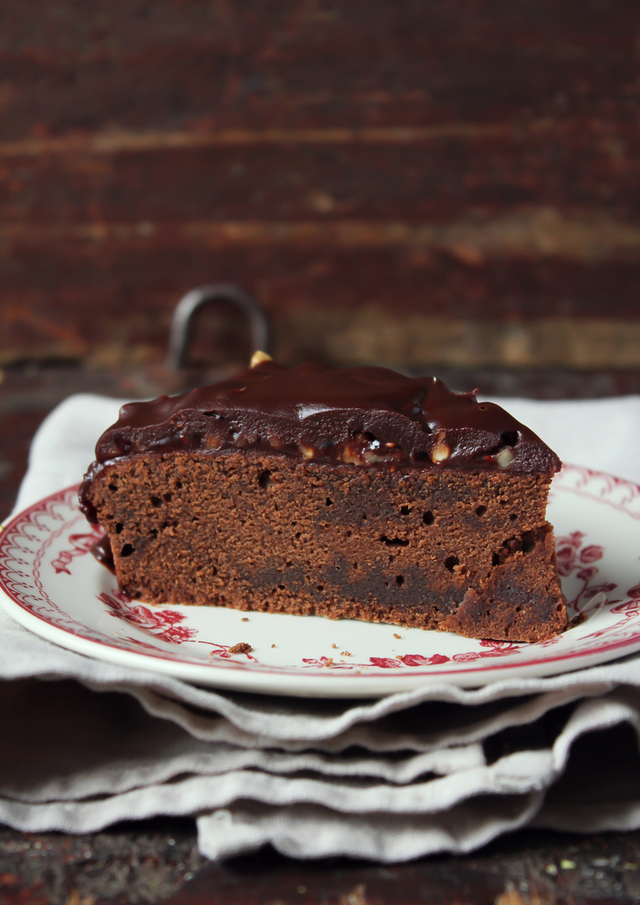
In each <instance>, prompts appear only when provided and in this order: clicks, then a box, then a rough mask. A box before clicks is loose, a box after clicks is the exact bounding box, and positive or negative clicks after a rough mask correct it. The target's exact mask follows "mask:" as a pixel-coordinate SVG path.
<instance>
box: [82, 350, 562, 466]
mask: <svg viewBox="0 0 640 905" xmlns="http://www.w3.org/2000/svg"><path fill="white" fill-rule="evenodd" d="M229 449H242V450H256V451H261V452H270V453H276V454H282V455H288V456H297V457H299V458H301V459H303V460H306V461H307V462H309V463H315V462H318V463H334V464H339V463H346V464H352V465H362V466H384V465H395V466H404V467H406V466H413V467H421V468H425V467H426V468H463V469H471V470H478V469H480V470H506V471H509V472H512V473H518V474H547V475H551V474H553V473H554V472H556V471H558V469H559V468H560V464H561V463H560V460H559V459H558V457H557V456H556V455H555V453H553V452H552V451H551V450H550V449H549V447H548V446H546V445H545V444H544V443H543V442H542V441H541V440H540V439H539V438H538V437H537V436H536V435H535V434H534V433H533V432H532V431H530V430H529V429H528V428H527V427H525V426H524V425H522V424H520V423H519V422H518V421H516V420H515V418H513V417H512V416H511V415H509V414H508V413H507V412H505V411H504V409H502V408H500V407H499V406H497V405H494V404H492V403H489V402H480V403H479V402H478V401H477V399H476V394H475V393H462V394H459V393H453V392H452V391H451V390H449V389H447V387H446V386H445V385H444V384H443V383H442V381H440V380H438V379H436V378H435V377H417V378H410V377H405V376H403V375H401V374H398V373H396V372H394V371H391V370H388V369H387V368H374V367H364V368H346V369H342V370H337V369H334V368H328V367H325V366H322V365H318V364H302V365H298V366H297V367H294V368H284V367H282V366H280V365H278V364H276V363H275V362H272V361H264V362H262V363H260V364H258V365H257V366H256V367H253V368H249V369H247V370H245V371H242V372H240V373H239V374H237V375H236V376H235V377H233V378H231V379H229V380H224V381H222V382H220V383H217V384H214V385H213V386H209V387H203V388H200V389H197V390H193V391H192V392H190V393H186V394H184V395H182V396H175V397H167V396H160V397H159V398H158V399H155V400H153V401H151V402H132V403H130V404H128V405H125V406H123V407H122V409H121V411H120V418H119V419H118V421H117V422H116V424H114V425H113V426H112V427H110V428H109V429H108V430H107V431H105V433H104V434H103V435H102V437H101V438H100V440H99V441H98V445H97V447H96V459H97V462H96V463H95V465H94V467H93V473H94V474H95V472H96V471H97V470H101V468H102V467H104V465H105V464H107V463H109V462H111V461H113V460H115V459H119V458H121V457H128V456H137V455H148V454H156V453H165V452H169V451H177V450H179V451H203V452H204V451H211V452H212V453H213V452H216V451H223V450H229ZM90 476H91V473H90V475H88V478H89V479H90Z"/></svg>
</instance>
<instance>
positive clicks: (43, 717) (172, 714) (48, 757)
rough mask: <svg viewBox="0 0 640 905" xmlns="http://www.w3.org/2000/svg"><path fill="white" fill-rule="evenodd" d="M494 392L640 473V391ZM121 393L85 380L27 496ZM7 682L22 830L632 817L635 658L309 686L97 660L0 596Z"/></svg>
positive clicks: (236, 832) (384, 855)
mask: <svg viewBox="0 0 640 905" xmlns="http://www.w3.org/2000/svg"><path fill="white" fill-rule="evenodd" d="M498 401H499V400H498ZM502 404H504V405H505V407H506V408H508V409H509V410H510V411H511V412H512V413H513V414H514V415H515V416H516V417H518V418H519V419H520V420H522V421H524V422H525V423H527V424H529V425H530V426H531V427H532V428H533V429H534V430H535V431H536V432H537V433H539V434H540V435H541V436H542V437H544V439H545V440H546V441H547V442H548V443H549V444H550V445H551V446H552V447H553V448H554V449H555V450H556V451H557V452H558V453H559V455H560V456H561V458H563V459H564V460H565V461H568V462H572V463H576V464H584V465H587V466H589V467H591V468H594V469H599V470H603V471H606V472H609V473H612V474H615V475H618V476H621V477H624V478H627V479H630V480H634V481H637V482H640V461H638V457H637V455H636V450H637V449H638V448H640V398H638V397H628V398H621V399H607V400H597V401H589V402H547V403H540V402H533V401H529V400H504V401H502ZM118 407H119V403H118V401H114V400H110V399H105V398H102V397H96V396H88V395H79V396H74V397H71V398H70V399H68V400H66V401H65V402H64V403H62V405H60V406H59V407H58V408H57V409H56V410H55V411H54V412H53V413H52V414H51V415H50V416H49V417H48V418H47V419H46V421H45V422H44V423H43V425H42V426H41V428H40V430H39V431H38V433H37V435H36V437H35V439H34V442H33V445H32V449H31V454H30V460H29V469H28V472H27V475H26V477H25V480H24V482H23V484H22V486H21V489H20V494H19V497H18V501H17V505H16V511H18V510H20V509H22V508H24V507H26V506H28V505H30V504H31V503H32V502H36V501H37V500H38V499H40V498H42V497H44V496H46V495H48V494H50V493H51V492H53V491H55V490H58V489H60V488H62V487H65V486H68V485H69V484H72V483H75V482H77V481H78V480H79V479H80V477H81V475H82V473H83V472H84V471H85V470H86V467H87V465H88V464H89V462H90V461H91V459H92V458H93V447H94V445H95V441H96V439H97V437H98V436H99V434H100V433H101V432H102V430H103V429H104V428H105V427H107V426H108V425H109V424H110V423H112V422H113V421H114V420H115V418H116V416H117V410H118ZM639 531H640V529H639ZM639 536H640V535H639ZM639 554H640V551H639ZM0 681H1V682H2V693H1V694H0V719H1V720H2V725H3V726H4V729H5V732H4V737H5V738H6V739H11V744H10V745H9V744H5V745H2V746H0V821H2V822H4V823H7V824H9V825H12V826H14V827H17V828H20V829H24V830H33V831H35V830H41V831H42V830H54V829H55V830H63V831H67V832H91V831H95V830H97V829H99V828H101V827H104V826H107V825H108V824H110V823H113V822H115V821H118V820H122V819H140V818H145V817H150V816H154V815H161V814H168V815H192V816H193V817H194V818H195V819H196V820H197V823H198V839H199V847H200V849H201V851H202V852H203V853H204V854H205V855H207V856H209V857H211V858H221V857H228V856H231V855H236V854H240V853H242V852H246V851H249V850H252V849H255V848H257V847H259V846H261V845H263V844H265V843H271V844H272V845H273V846H275V847H276V848H277V849H278V850H280V851H281V852H283V853H284V854H287V855H290V856H294V857H300V858H315V857H323V856H328V855H350V856H354V857H365V858H371V859H375V860H378V861H401V860H406V859H409V858H414V857H418V856H420V855H423V854H427V853H432V852H437V851H453V852H460V851H469V850H472V849H474V848H477V847H478V846H481V845H483V844H484V843H485V842H487V841H489V840H490V839H492V838H494V837H495V836H497V835H499V834H501V833H504V832H507V831H509V830H511V829H514V828H517V827H521V826H525V825H531V826H547V827H557V828H558V829H563V830H578V831H593V830H602V829H624V828H632V827H638V826H640V757H639V756H638V741H637V739H638V734H639V733H640V656H629V657H626V658H624V659H621V660H618V661H614V662H611V663H608V664H605V665H603V666H599V667H593V668H590V669H584V670H580V671H576V672H573V673H568V674H565V675H562V676H557V677H550V678H546V679H522V678H508V679H501V680H499V681H495V682H493V683H492V684H490V685H487V686H485V687H483V688H477V689H461V688H457V687H455V686H453V685H451V684H449V683H447V682H446V681H445V680H443V681H442V682H440V683H438V684H437V685H428V686H425V687H423V688H420V689H417V690H415V691H412V692H405V693H402V694H396V695H391V696H388V697H385V698H382V699H380V700H360V701H358V700H355V701H354V700H318V699H304V698H299V699H298V698H285V697H274V696H268V695H259V694H247V693H238V692H229V691H216V690H213V689H204V688H199V687H195V686H191V685H189V684H187V683H185V682H183V681H180V680H178V679H173V678H170V677H167V676H161V675H157V674H155V673H154V672H152V671H149V672H147V671H143V670H136V669H131V668H125V667H121V666H115V665H112V664H109V663H106V662H102V661H98V660H93V659H91V658H89V657H85V656H82V655H80V654H76V653H74V652H71V651H67V650H64V649H62V648H59V647H57V646H56V645H53V644H51V643H49V642H48V641H45V640H44V639H41V638H39V637H37V636H36V635H33V634H31V633H30V632H28V631H26V630H25V629H23V628H22V627H21V626H19V625H18V624H17V623H16V622H15V621H14V620H12V619H11V618H10V617H9V616H8V615H7V614H6V613H4V612H3V611H0ZM605 752H606V755H605ZM594 763H595V764H596V766H597V767H598V768H599V769H596V770H594V769H593V764H594Z"/></svg>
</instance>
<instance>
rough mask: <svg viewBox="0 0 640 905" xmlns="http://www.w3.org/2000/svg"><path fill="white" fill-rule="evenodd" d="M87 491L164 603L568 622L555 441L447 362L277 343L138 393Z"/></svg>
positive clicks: (550, 624)
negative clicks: (241, 360)
mask: <svg viewBox="0 0 640 905" xmlns="http://www.w3.org/2000/svg"><path fill="white" fill-rule="evenodd" d="M96 458H97V461H96V462H95V463H94V464H93V465H92V466H91V468H90V470H89V472H88V474H87V476H86V477H85V480H84V482H83V484H82V488H81V492H80V499H81V504H82V508H83V510H84V512H85V513H86V515H87V517H88V518H89V519H90V521H93V522H96V521H98V522H100V524H101V525H102V526H103V527H104V529H105V531H106V532H107V535H108V538H109V541H110V543H111V547H112V550H113V558H114V562H115V569H116V574H117V577H118V582H119V584H120V587H121V588H122V590H123V591H125V592H126V593H127V594H129V595H130V596H131V597H133V598H138V599H142V600H144V601H147V602H149V603H162V604H166V603H171V604H180V603H183V604H200V605H214V606H220V605H221V606H228V607H235V608H237V609H241V610H266V611H269V612H276V613H296V614H301V615H302V614H316V615H322V616H329V617H331V618H343V617H344V618H351V619H363V620H367V621H373V622H389V623H395V624H398V625H405V626H418V627H421V628H426V629H439V630H444V631H452V632H459V633H460V634H462V635H467V636H470V637H475V638H491V639H494V640H510V641H540V640H544V639H547V638H549V637H551V636H553V635H555V634H557V633H558V632H561V631H562V630H563V629H564V628H566V625H567V616H566V611H565V599H564V596H563V594H562V589H561V586H560V580H559V577H558V572H557V568H556V559H555V551H554V538H553V530H552V528H551V526H550V525H549V524H548V523H547V521H546V519H545V510H546V504H547V495H548V491H549V485H550V482H551V479H552V477H553V474H554V473H555V472H556V471H557V470H558V469H559V468H560V462H559V460H558V457H557V456H556V455H555V454H554V453H553V452H552V451H551V450H550V449H549V448H548V447H547V446H546V445H545V444H544V443H543V442H542V441H541V440H540V439H539V438H538V437H537V436H536V435H535V434H533V433H532V432H531V431H530V430H528V428H526V427H524V426H523V425H522V424H519V423H518V422H517V421H516V420H515V419H514V418H512V417H511V416H510V415H509V414H507V413H506V412H505V411H504V410H503V409H501V408H499V407H498V406H496V405H493V404H490V403H478V401H477V400H476V397H475V394H473V393H468V394H457V393H453V392H451V391H450V390H448V389H447V388H446V387H445V385H444V384H443V383H442V382H441V381H439V380H437V379H435V378H433V377H421V378H416V379H411V378H408V377H404V376H402V375H400V374H397V373H395V372H393V371H390V370H387V369H385V368H351V369H346V370H334V369H331V368H326V367H322V366H319V365H313V364H305V365H300V366H298V367H295V368H291V369H286V368H283V367H280V366H279V365H277V364H275V363H274V362H272V361H270V360H267V361H261V362H260V363H258V364H257V365H256V366H255V367H253V368H250V369H248V370H246V371H243V372H242V373H240V374H238V375H237V376H236V377H234V378H233V379H230V380H225V381H223V382H221V383H218V384H215V385H214V386H211V387H207V388H203V389H198V390H194V391H193V392H191V393H188V394H185V395H183V396H178V397H175V398H168V397H166V396H162V397H160V398H159V399H156V400H154V401H153V402H142V403H131V404H130V405H125V406H124V407H123V408H122V410H121V413H120V418H119V420H118V422H117V423H116V424H115V425H114V426H113V427H111V428H109V429H108V430H107V431H106V432H105V433H104V434H103V436H102V437H101V438H100V440H99V442H98V445H97V450H96Z"/></svg>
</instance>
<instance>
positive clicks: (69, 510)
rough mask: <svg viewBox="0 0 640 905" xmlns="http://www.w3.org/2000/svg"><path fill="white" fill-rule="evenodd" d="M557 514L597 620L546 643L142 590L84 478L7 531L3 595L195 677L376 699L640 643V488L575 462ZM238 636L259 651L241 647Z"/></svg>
mask: <svg viewBox="0 0 640 905" xmlns="http://www.w3.org/2000/svg"><path fill="white" fill-rule="evenodd" d="M549 519H550V521H551V522H552V523H553V524H554V526H555V529H556V537H557V545H556V546H557V551H558V561H559V566H560V571H561V574H562V576H563V587H564V590H565V593H566V595H567V599H568V600H569V601H570V605H569V609H570V616H575V615H576V614H577V613H579V612H582V613H584V614H585V616H586V618H585V619H584V621H583V622H582V623H581V624H579V625H576V626H575V627H573V628H571V629H569V630H568V631H567V632H565V633H564V634H563V635H560V636H558V637H556V638H553V639H551V640H550V641H545V642H542V643H538V644H510V643H505V642H493V641H475V640H471V639H469V638H462V637H460V636H458V635H454V634H447V633H444V632H424V631H421V630H420V629H405V628H398V627H395V626H392V625H373V624H369V623H365V622H356V621H353V620H340V621H331V620H329V619H323V618H321V617H317V616H284V615H279V614H271V613H244V612H239V611H237V610H230V609H225V608H217V607H181V606H170V607H169V606H150V605H146V604H142V603H139V602H134V601H131V600H129V599H128V598H126V597H125V596H123V595H122V594H120V593H119V591H118V587H117V584H116V581H115V578H114V577H113V576H112V574H111V573H110V572H108V571H107V569H105V568H104V567H103V566H100V565H99V564H98V563H97V562H96V561H95V560H94V558H93V556H91V555H90V554H89V552H88V551H89V548H90V547H91V545H92V544H93V542H94V541H95V540H96V538H97V537H98V536H99V534H100V532H99V530H97V529H96V530H93V529H92V528H91V526H89V525H88V524H87V522H86V521H85V519H84V517H83V516H82V515H81V513H80V512H79V511H78V507H77V488H75V487H73V488H68V489H67V490H62V491H60V492H59V493H56V494H53V495H52V496H50V497H47V498H46V499H44V500H41V501H40V502H39V503H36V504H35V505H34V506H32V507H31V508H30V509H27V510H25V511H24V512H22V513H21V514H19V515H17V516H16V517H15V518H14V519H12V521H10V522H9V523H8V524H7V525H6V527H5V528H4V529H3V530H2V533H0V603H1V604H2V606H3V607H4V608H5V610H6V611H7V612H8V613H9V614H10V615H11V616H13V618H14V619H16V620H17V621H18V622H20V623H21V624H22V625H24V626H25V627H26V628H28V629H31V631H33V632H35V633H36V634H37V635H41V636H42V637H44V638H47V639H48V640H50V641H53V642H55V643H56V644H59V645H61V646H62V647H66V648H69V649H70V650H74V651H78V652H79V653H82V654H86V655H88V656H91V657H97V658H99V659H102V660H107V661H109V662H112V663H118V664H121V665H123V666H132V667H137V668H140V669H145V670H151V671H153V672H157V673H164V674H167V675H171V676H176V677H179V678H181V679H185V680H187V681H189V682H192V683H194V684H199V685H213V686H220V687H225V688H234V689H238V690H244V691H251V692H264V693H271V694H291V695H305V696H325V697H378V696H381V695H386V694H391V693H393V692H399V691H406V690H409V689H412V688H416V687H418V686H420V685H424V684H425V683H435V682H442V681H446V682H450V683H453V684H455V685H460V686H479V685H486V684H487V683H489V682H493V681H495V680H496V679H499V678H504V677H508V676H548V675H554V674H557V673H562V672H568V671H570V670H574V669H578V668H580V667H585V666H590V665H592V664H595V663H602V662H605V661H607V660H612V659H614V658H616V657H621V656H624V655H626V654H629V653H632V652H633V651H635V650H638V649H640V561H639V558H640V487H638V486H637V485H635V484H631V483H629V482H628V481H623V480H620V479H619V478H614V477H611V476H610V475H605V474H600V473H597V472H592V471H589V470H588V469H585V468H577V467H575V466H565V467H564V468H563V470H562V472H561V473H560V474H559V475H557V476H556V478H555V479H554V482H553V485H552V492H551V499H550V505H549ZM238 644H249V645H250V646H251V650H250V651H248V652H246V653H242V652H234V650H233V649H234V647H235V646H236V645H238Z"/></svg>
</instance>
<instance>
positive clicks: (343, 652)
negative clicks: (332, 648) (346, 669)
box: [340, 650, 351, 657]
mask: <svg viewBox="0 0 640 905" xmlns="http://www.w3.org/2000/svg"><path fill="white" fill-rule="evenodd" d="M340 656H341V657H350V656H351V651H350V650H343V651H342V653H341V654H340Z"/></svg>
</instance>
